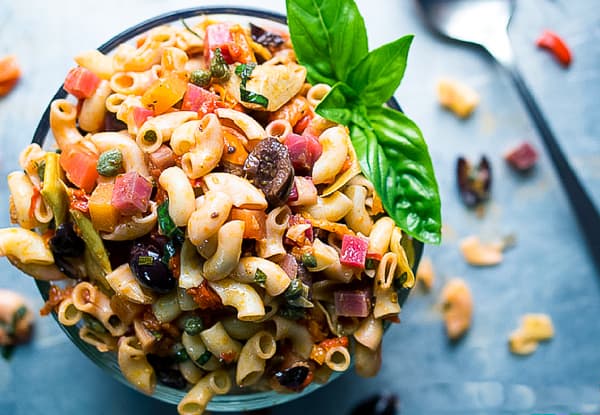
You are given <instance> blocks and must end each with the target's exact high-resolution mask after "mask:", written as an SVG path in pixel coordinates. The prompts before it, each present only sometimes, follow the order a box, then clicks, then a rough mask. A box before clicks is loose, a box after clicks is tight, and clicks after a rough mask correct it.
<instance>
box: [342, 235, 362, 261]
mask: <svg viewBox="0 0 600 415" xmlns="http://www.w3.org/2000/svg"><path fill="white" fill-rule="evenodd" d="M368 248H369V241H368V240H367V239H366V238H362V237H360V236H353V235H344V238H343V239H342V255H341V256H340V262H341V263H342V265H348V266H350V267H355V268H364V267H365V261H366V259H367V249H368Z"/></svg>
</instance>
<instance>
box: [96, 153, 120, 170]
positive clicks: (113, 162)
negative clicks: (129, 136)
mask: <svg viewBox="0 0 600 415" xmlns="http://www.w3.org/2000/svg"><path fill="white" fill-rule="evenodd" d="M122 169H123V153H121V150H119V149H118V148H112V149H110V150H106V151H105V152H104V153H102V154H100V157H98V163H97V164H96V170H97V171H98V174H100V175H101V176H105V177H115V176H116V175H117V174H119V173H120V172H121V170H122Z"/></svg>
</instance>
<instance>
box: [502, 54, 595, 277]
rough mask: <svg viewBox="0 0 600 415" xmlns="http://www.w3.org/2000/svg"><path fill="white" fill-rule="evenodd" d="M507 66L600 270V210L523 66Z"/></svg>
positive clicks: (505, 66)
mask: <svg viewBox="0 0 600 415" xmlns="http://www.w3.org/2000/svg"><path fill="white" fill-rule="evenodd" d="M503 66H504V68H505V69H506V70H507V72H508V73H509V75H510V77H511V79H512V81H513V83H514V84H515V87H516V88H517V91H518V92H519V95H520V96H521V99H522V100H523V102H524V103H525V107H526V108H527V111H528V112H529V115H530V116H531V118H532V120H533V122H534V124H535V126H536V127H537V129H538V131H539V133H540V136H541V137H542V140H543V141H544V144H545V146H546V150H547V151H548V154H549V155H550V159H551V160H552V163H553V164H554V167H555V168H556V172H557V173H558V177H559V179H560V182H561V184H562V186H563V189H564V191H565V193H566V194H567V196H568V199H569V202H570V203H571V207H572V209H573V211H574V212H575V216H576V217H577V221H578V222H579V226H580V228H581V231H582V232H583V235H584V236H585V238H586V240H587V245H588V249H589V251H590V254H591V255H592V258H593V260H594V262H595V263H596V268H597V270H600V215H599V214H598V210H597V209H596V207H595V206H594V202H593V201H592V199H591V198H590V196H589V194H588V193H587V192H586V191H585V189H584V187H583V185H582V184H581V182H580V181H579V179H578V178H577V175H576V174H575V172H574V171H573V168H572V167H571V165H570V164H569V162H568V161H567V159H566V158H565V155H564V153H563V152H562V151H561V149H560V147H559V145H558V142H557V141H556V138H555V137H554V134H553V133H552V131H551V130H550V126H549V125H548V121H546V119H545V118H544V115H543V114H542V112H541V111H540V108H539V106H538V104H537V102H536V101H535V99H534V98H533V96H532V95H531V92H530V91H529V89H528V88H527V85H526V84H525V81H524V80H523V78H522V77H521V74H520V73H519V70H518V69H517V68H516V66H515V65H503Z"/></svg>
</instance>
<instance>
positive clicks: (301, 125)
mask: <svg viewBox="0 0 600 415" xmlns="http://www.w3.org/2000/svg"><path fill="white" fill-rule="evenodd" d="M313 118H314V115H313V114H306V115H305V116H303V117H302V118H300V120H298V122H297V123H296V125H294V132H295V133H296V134H302V133H303V132H304V130H306V127H308V124H310V122H311V121H312V119H313Z"/></svg>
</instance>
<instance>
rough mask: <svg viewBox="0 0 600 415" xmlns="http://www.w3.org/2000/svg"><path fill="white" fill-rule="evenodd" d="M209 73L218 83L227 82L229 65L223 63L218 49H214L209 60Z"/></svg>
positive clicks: (229, 73) (223, 59)
mask: <svg viewBox="0 0 600 415" xmlns="http://www.w3.org/2000/svg"><path fill="white" fill-rule="evenodd" d="M210 73H211V75H212V76H213V78H215V79H216V80H217V81H219V82H224V81H227V80H228V79H229V77H230V76H231V72H230V71H229V65H227V62H225V58H224V57H223V54H222V53H221V49H220V48H216V49H215V51H214V55H213V57H212V58H211V60H210Z"/></svg>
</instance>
